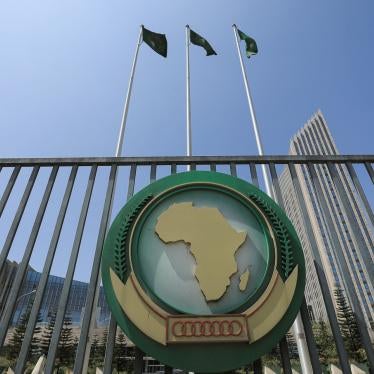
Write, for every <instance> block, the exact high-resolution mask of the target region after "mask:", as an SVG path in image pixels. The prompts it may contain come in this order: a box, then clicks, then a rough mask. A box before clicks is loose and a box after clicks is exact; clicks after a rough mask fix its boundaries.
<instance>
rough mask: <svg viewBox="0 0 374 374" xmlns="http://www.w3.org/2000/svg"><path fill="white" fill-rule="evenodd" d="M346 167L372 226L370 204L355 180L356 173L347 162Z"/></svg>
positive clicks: (373, 215)
mask: <svg viewBox="0 0 374 374" xmlns="http://www.w3.org/2000/svg"><path fill="white" fill-rule="evenodd" d="M346 166H347V169H348V172H349V175H350V177H351V178H352V181H353V184H354V186H355V187H356V191H357V193H358V194H359V196H360V199H361V201H362V203H363V204H364V207H365V209H366V212H367V214H368V216H369V219H370V221H371V223H372V225H373V226H374V214H373V210H372V209H371V206H370V203H369V201H368V199H367V197H366V195H365V192H364V190H363V188H362V186H361V183H360V181H359V179H358V178H357V174H356V171H355V169H354V167H353V166H352V164H351V163H350V162H347V163H346Z"/></svg>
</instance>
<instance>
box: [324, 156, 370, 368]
mask: <svg viewBox="0 0 374 374" xmlns="http://www.w3.org/2000/svg"><path fill="white" fill-rule="evenodd" d="M327 168H328V169H329V172H330V174H331V176H332V180H333V182H334V185H335V188H336V191H337V195H338V197H339V200H340V201H341V203H342V205H343V207H344V211H345V213H346V215H347V218H348V220H349V222H350V225H351V226H352V230H351V231H350V234H351V236H352V239H353V242H354V243H355V244H356V246H357V249H359V248H361V251H360V252H361V255H362V256H363V258H364V260H365V254H366V253H367V252H368V247H367V245H366V243H365V238H364V236H363V233H362V231H361V229H360V227H359V224H358V222H357V219H356V217H355V214H354V211H353V207H352V205H351V203H350V201H349V199H348V195H347V193H346V191H345V190H344V187H343V185H342V180H341V178H340V176H339V175H338V172H337V169H336V166H335V165H334V164H332V163H331V162H328V163H327ZM365 252H366V253H365ZM370 260H371V257H370V255H369V254H368V256H367V258H366V261H370ZM369 264H370V262H367V265H369ZM369 266H370V265H369ZM367 269H368V272H369V274H370V270H369V268H367ZM373 363H374V361H373Z"/></svg>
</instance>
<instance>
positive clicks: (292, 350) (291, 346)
mask: <svg viewBox="0 0 374 374" xmlns="http://www.w3.org/2000/svg"><path fill="white" fill-rule="evenodd" d="M286 340H287V345H288V353H289V355H290V359H291V360H294V359H298V358H299V354H298V352H297V344H296V340H295V338H294V336H293V335H292V333H290V332H288V333H287V334H286Z"/></svg>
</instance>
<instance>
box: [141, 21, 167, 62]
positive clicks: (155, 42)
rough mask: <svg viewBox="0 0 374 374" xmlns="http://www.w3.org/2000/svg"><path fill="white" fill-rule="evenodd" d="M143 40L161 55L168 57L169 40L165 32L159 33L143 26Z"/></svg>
mask: <svg viewBox="0 0 374 374" xmlns="http://www.w3.org/2000/svg"><path fill="white" fill-rule="evenodd" d="M142 36H143V42H145V43H147V44H148V45H149V46H150V47H151V48H152V49H153V50H154V51H155V52H157V53H158V54H159V55H161V56H164V57H166V56H167V54H168V42H167V40H166V36H165V34H157V33H156V32H153V31H150V30H147V29H146V28H145V27H144V26H142Z"/></svg>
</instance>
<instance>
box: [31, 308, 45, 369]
mask: <svg viewBox="0 0 374 374" xmlns="http://www.w3.org/2000/svg"><path fill="white" fill-rule="evenodd" d="M41 322H42V317H41V315H40V313H38V318H37V320H36V325H35V328H34V333H33V336H32V339H31V344H30V358H31V361H33V362H35V361H37V360H38V359H39V357H40V356H41V354H42V352H41V347H40V342H41V335H40V334H41V332H42V327H41Z"/></svg>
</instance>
